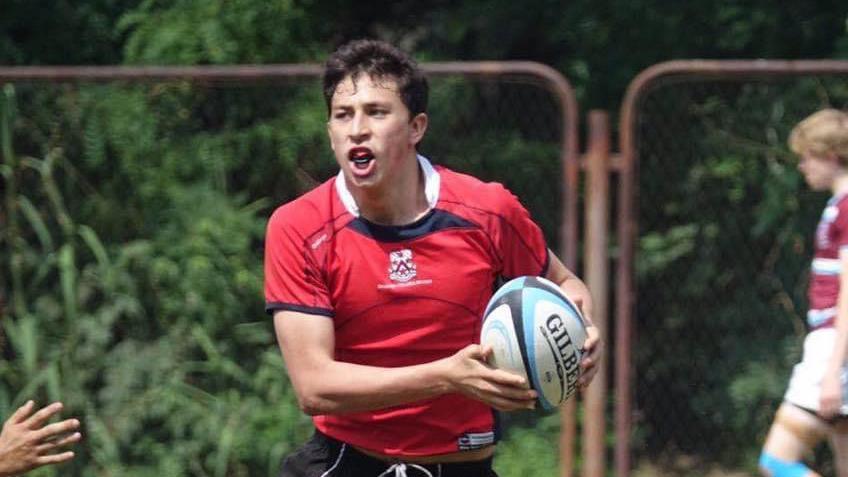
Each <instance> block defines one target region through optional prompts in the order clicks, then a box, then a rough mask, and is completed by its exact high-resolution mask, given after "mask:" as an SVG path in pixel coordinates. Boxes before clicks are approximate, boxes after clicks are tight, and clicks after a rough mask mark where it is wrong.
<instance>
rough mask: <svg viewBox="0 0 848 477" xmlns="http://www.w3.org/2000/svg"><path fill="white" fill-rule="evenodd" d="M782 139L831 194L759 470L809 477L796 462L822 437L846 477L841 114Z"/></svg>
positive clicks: (846, 253)
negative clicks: (803, 319)
mask: <svg viewBox="0 0 848 477" xmlns="http://www.w3.org/2000/svg"><path fill="white" fill-rule="evenodd" d="M789 144H790V147H791V148H792V150H793V151H794V152H795V153H796V154H798V155H799V157H800V162H799V163H798V169H799V170H800V171H801V173H802V174H803V176H804V179H805V181H806V182H807V185H809V187H810V188H812V189H813V190H820V191H830V192H831V193H832V194H833V197H832V198H831V199H830V200H829V201H828V203H827V206H826V207H825V209H824V212H823V213H822V217H821V220H820V222H819V224H818V227H817V229H816V236H815V256H814V258H813V264H812V272H811V273H812V275H811V278H810V288H809V302H810V303H809V305H810V309H809V311H808V312H807V324H808V326H809V330H810V331H809V333H808V334H807V336H806V338H805V339H804V352H803V357H802V359H801V362H800V363H798V364H797V365H795V367H794V368H793V371H792V377H791V378H790V381H789V386H788V389H787V391H786V395H785V396H784V402H783V404H781V406H780V408H779V409H778V410H777V414H776V416H775V418H774V423H773V424H772V427H771V429H770V430H769V433H768V437H767V438H766V442H765V446H764V447H763V452H762V454H761V455H760V469H761V471H762V472H763V474H765V475H768V476H773V477H804V476H817V475H818V474H817V473H815V472H813V471H812V470H810V469H808V468H807V467H806V466H805V465H804V464H803V463H802V462H801V459H802V458H803V457H804V456H805V455H806V454H807V453H808V452H809V451H810V450H811V449H812V448H813V447H814V446H816V445H817V444H818V443H819V442H820V441H821V440H822V439H823V438H825V437H829V438H830V443H831V447H832V449H833V453H834V457H835V461H836V470H837V473H838V475H840V476H848V420H846V419H845V416H846V415H848V406H846V405H845V403H844V396H845V385H846V380H845V378H846V375H845V357H846V350H848V292H846V290H848V195H846V194H848V115H846V114H845V113H843V112H841V111H837V110H834V109H826V110H822V111H819V112H817V113H815V114H813V115H811V116H809V117H808V118H806V119H804V120H803V121H801V122H800V123H799V124H798V125H797V126H795V128H794V129H793V130H792V133H791V135H790V137H789Z"/></svg>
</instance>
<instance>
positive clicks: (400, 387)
mask: <svg viewBox="0 0 848 477" xmlns="http://www.w3.org/2000/svg"><path fill="white" fill-rule="evenodd" d="M307 376H308V378H307V379H303V380H297V381H299V382H298V383H297V384H296V385H295V388H296V392H297V396H298V403H299V404H300V407H301V409H302V410H303V411H304V412H305V413H307V414H310V415H316V414H341V413H348V412H358V411H369V410H374V409H383V408H387V407H392V406H397V405H401V404H405V403H410V402H414V401H420V400H422V399H428V398H432V397H436V396H439V395H442V394H445V393H447V392H451V390H452V387H451V384H450V381H449V378H448V376H447V363H446V360H439V361H434V362H431V363H425V364H420V365H414V366H405V367H399V368H380V367H374V366H363V365H358V364H352V363H344V362H340V361H329V362H326V363H323V364H321V365H320V366H318V367H317V369H315V370H314V371H312V372H310V373H308V374H307Z"/></svg>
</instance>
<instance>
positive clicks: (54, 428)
mask: <svg viewBox="0 0 848 477" xmlns="http://www.w3.org/2000/svg"><path fill="white" fill-rule="evenodd" d="M79 425H80V423H79V421H78V420H76V419H66V420H64V421H62V422H56V423H53V424H50V425H47V426H44V427H42V428H41V429H39V430H37V431H35V433H34V436H35V438H36V439H38V440H41V439H47V438H50V437H52V436H57V435H59V434H64V433H66V432H70V431H73V430H75V429H78V428H79Z"/></svg>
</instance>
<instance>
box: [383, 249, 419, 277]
mask: <svg viewBox="0 0 848 477" xmlns="http://www.w3.org/2000/svg"><path fill="white" fill-rule="evenodd" d="M416 274H417V271H416V268H415V262H413V261H412V250H410V249H408V248H405V249H402V250H395V251H394V252H389V278H391V279H392V280H394V281H396V282H401V283H403V282H408V281H410V280H412V279H413V278H415V275H416Z"/></svg>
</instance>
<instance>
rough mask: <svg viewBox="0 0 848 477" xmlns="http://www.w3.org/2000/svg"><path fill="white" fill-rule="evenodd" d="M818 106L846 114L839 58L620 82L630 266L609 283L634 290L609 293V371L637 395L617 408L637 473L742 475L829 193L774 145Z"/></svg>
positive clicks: (751, 465) (781, 384)
mask: <svg viewBox="0 0 848 477" xmlns="http://www.w3.org/2000/svg"><path fill="white" fill-rule="evenodd" d="M828 106H829V107H837V108H844V107H846V106H848V63H846V62H827V61H822V62H817V61H810V62H768V61H760V62H742V61H740V62H732V61H731V62H708V61H688V62H687V61H680V62H671V63H666V64H661V65H658V66H655V67H653V68H651V69H649V70H646V71H645V72H644V73H643V74H641V75H640V76H639V77H638V78H636V80H634V82H633V83H632V85H631V88H630V89H629V91H628V95H627V99H626V101H625V103H624V106H623V108H622V114H621V151H622V161H623V162H622V168H621V172H622V175H621V184H622V188H623V189H622V191H621V194H620V196H619V198H618V199H619V201H618V209H619V210H618V213H619V214H620V217H622V219H621V222H620V224H619V231H620V234H621V236H622V237H626V238H627V237H630V238H634V239H635V240H634V241H632V242H631V241H630V240H628V239H625V240H623V241H622V242H621V247H620V248H621V249H622V250H623V251H624V252H625V253H627V252H628V248H629V247H635V252H636V256H637V259H636V260H635V262H634V263H633V264H632V266H633V269H631V270H627V268H628V267H630V266H631V265H629V264H623V265H624V266H625V268H624V272H623V273H622V274H620V276H619V277H618V283H619V284H621V283H624V284H625V285H626V284H627V280H629V279H630V277H634V278H635V297H634V296H624V297H621V298H620V299H619V303H618V308H617V317H618V324H617V326H619V327H624V329H625V330H626V332H625V334H623V335H620V338H619V339H620V340H621V341H620V342H619V343H618V344H619V345H621V344H629V343H624V340H629V338H630V336H629V335H630V333H631V332H630V331H629V330H630V326H631V325H632V327H633V328H632V329H633V331H632V336H633V338H634V340H633V343H632V353H630V359H631V361H630V362H629V363H628V362H627V360H619V361H617V363H619V364H620V366H617V369H616V373H617V374H618V375H620V376H621V378H620V379H619V380H618V381H617V382H619V383H620V384H623V385H624V387H623V389H619V393H622V392H626V391H624V389H626V386H630V390H631V392H632V393H633V396H634V398H635V400H634V402H633V405H632V409H629V410H627V409H619V412H618V413H617V422H618V423H619V425H620V426H621V427H623V428H627V429H630V430H631V432H630V436H631V442H630V451H631V452H632V461H633V464H632V467H633V468H634V469H635V471H634V472H636V473H638V472H640V471H641V472H642V473H665V475H693V476H694V475H706V474H707V473H709V472H710V471H713V470H716V471H719V470H718V469H721V470H724V471H727V472H729V471H742V472H750V473H751V474H752V475H753V474H754V473H755V470H756V458H757V454H758V452H759V449H760V446H761V445H762V442H763V439H764V438H765V433H766V431H767V429H768V425H769V423H770V422H771V419H772V417H773V413H774V411H775V410H776V408H777V405H778V404H779V402H780V400H781V396H782V393H783V391H784V389H785V385H786V382H787V380H788V376H789V371H790V367H791V365H792V364H794V362H795V361H796V360H797V358H798V357H799V355H800V345H801V341H802V336H803V333H804V325H803V317H804V313H805V303H806V298H805V292H806V283H807V272H806V270H807V268H808V264H809V260H810V257H811V254H812V248H811V247H812V246H811V243H812V242H811V237H812V231H813V228H814V227H815V223H816V221H817V219H818V216H819V213H820V211H821V208H822V206H823V204H824V201H825V200H826V199H827V196H826V195H825V194H820V193H819V194H816V193H812V192H810V191H808V190H807V189H806V188H805V187H804V184H803V180H802V179H801V177H800V176H799V174H798V173H797V171H796V168H795V162H794V159H793V157H792V155H791V154H790V152H789V150H788V147H787V145H786V138H787V135H788V132H789V130H790V129H791V127H792V126H793V125H794V124H796V123H797V122H798V121H799V120H801V119H802V118H803V117H805V116H807V115H808V114H810V113H812V112H814V111H815V110H817V109H820V108H822V107H828ZM630 181H633V182H630ZM631 184H632V185H631ZM630 187H632V189H631V188H630ZM637 221H638V231H637ZM622 280H623V282H622ZM634 298H635V301H636V308H635V312H636V314H635V316H634V317H633V318H632V323H630V321H629V313H630V310H631V308H630V304H631V303H632V301H631V300H633V299H634ZM619 349H621V348H619ZM628 375H629V376H632V378H630V377H628ZM619 395H621V394H619ZM619 457H622V456H619ZM619 461H620V462H619V463H620V464H621V465H619V470H622V469H626V468H627V467H629V466H631V465H630V464H629V456H626V455H625V456H623V457H622V458H621V459H619ZM816 464H817V465H819V466H820V468H824V469H827V462H825V460H824V459H821V458H819V459H818V462H816ZM822 466H823V467H822ZM622 474H623V472H619V475H622ZM718 475H723V474H720V473H719V474H718Z"/></svg>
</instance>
